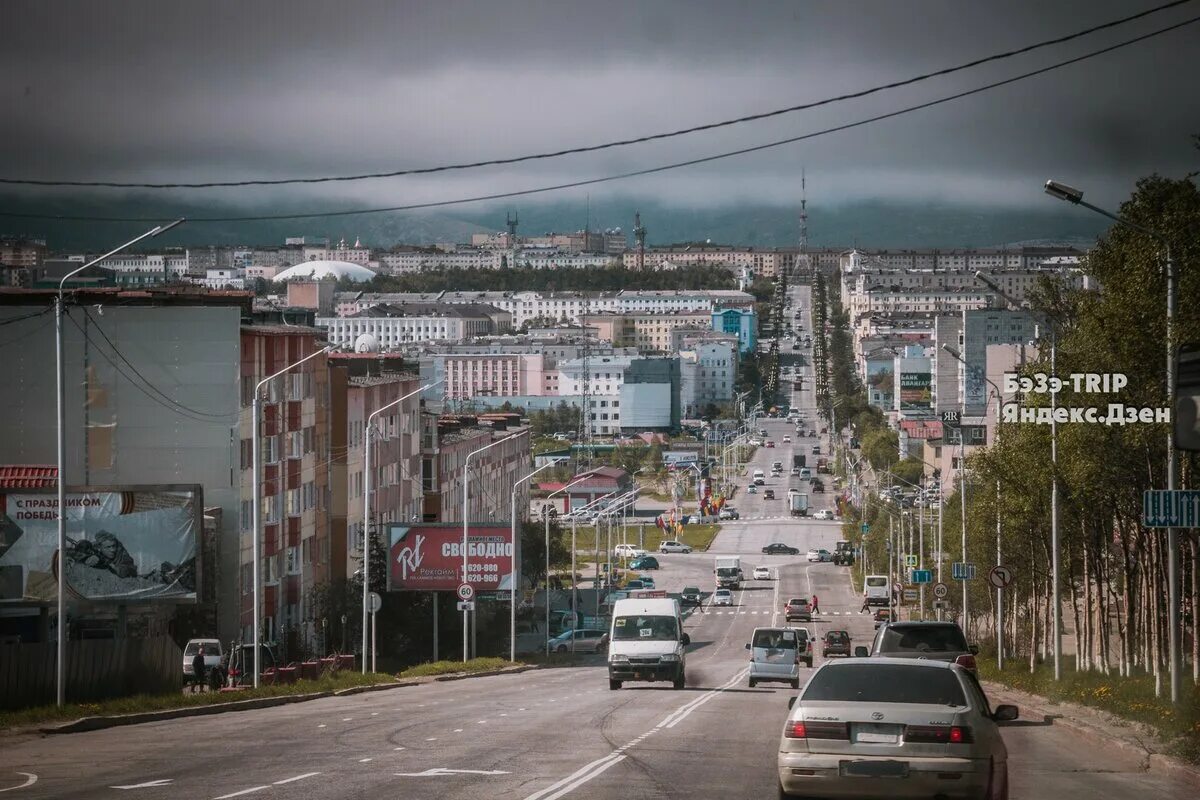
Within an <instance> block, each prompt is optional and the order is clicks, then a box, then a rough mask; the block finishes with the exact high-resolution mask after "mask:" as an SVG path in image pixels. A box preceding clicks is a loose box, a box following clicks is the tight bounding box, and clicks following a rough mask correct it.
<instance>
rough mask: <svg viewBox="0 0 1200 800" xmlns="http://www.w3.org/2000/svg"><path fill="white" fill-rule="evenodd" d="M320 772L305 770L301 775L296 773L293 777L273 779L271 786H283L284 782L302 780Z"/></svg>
mask: <svg viewBox="0 0 1200 800" xmlns="http://www.w3.org/2000/svg"><path fill="white" fill-rule="evenodd" d="M320 774H321V773H319V772H306V773H304V774H303V775H297V776H296V777H294V778H284V779H283V780H281V781H275V783H274V784H272V785H273V786H283V785H284V784H285V783H295V782H296V781H302V780H304V779H305V778H311V777H313V776H314V775H320Z"/></svg>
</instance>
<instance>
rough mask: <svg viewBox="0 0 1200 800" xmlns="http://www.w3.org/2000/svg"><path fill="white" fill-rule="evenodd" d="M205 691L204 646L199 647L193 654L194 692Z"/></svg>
mask: <svg viewBox="0 0 1200 800" xmlns="http://www.w3.org/2000/svg"><path fill="white" fill-rule="evenodd" d="M203 691H204V648H203V647H197V648H196V655H194V656H192V692H193V693H195V692H203Z"/></svg>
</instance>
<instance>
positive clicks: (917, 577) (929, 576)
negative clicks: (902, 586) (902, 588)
mask: <svg viewBox="0 0 1200 800" xmlns="http://www.w3.org/2000/svg"><path fill="white" fill-rule="evenodd" d="M911 582H912V583H933V570H929V569H914V570H913V571H912V581H911Z"/></svg>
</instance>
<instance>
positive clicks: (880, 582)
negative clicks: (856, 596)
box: [867, 577, 887, 587]
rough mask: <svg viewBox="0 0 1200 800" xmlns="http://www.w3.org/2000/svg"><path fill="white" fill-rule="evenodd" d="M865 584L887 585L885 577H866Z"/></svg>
mask: <svg viewBox="0 0 1200 800" xmlns="http://www.w3.org/2000/svg"><path fill="white" fill-rule="evenodd" d="M867 586H876V587H878V586H887V578H882V577H873V578H867Z"/></svg>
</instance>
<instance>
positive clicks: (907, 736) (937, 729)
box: [904, 725, 974, 744]
mask: <svg viewBox="0 0 1200 800" xmlns="http://www.w3.org/2000/svg"><path fill="white" fill-rule="evenodd" d="M904 741H906V742H913V743H916V744H970V743H971V742H972V741H974V739H973V738H972V736H971V729H970V728H965V727H963V726H961V725H909V726H908V727H907V728H905V730H904Z"/></svg>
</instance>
